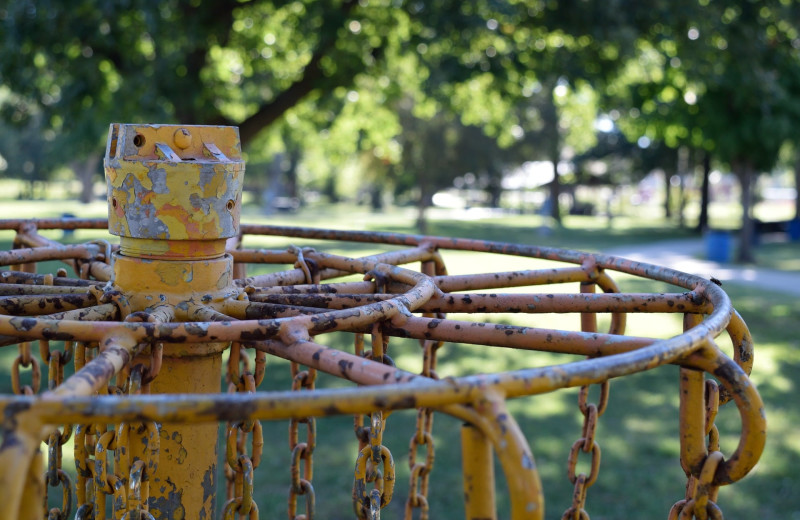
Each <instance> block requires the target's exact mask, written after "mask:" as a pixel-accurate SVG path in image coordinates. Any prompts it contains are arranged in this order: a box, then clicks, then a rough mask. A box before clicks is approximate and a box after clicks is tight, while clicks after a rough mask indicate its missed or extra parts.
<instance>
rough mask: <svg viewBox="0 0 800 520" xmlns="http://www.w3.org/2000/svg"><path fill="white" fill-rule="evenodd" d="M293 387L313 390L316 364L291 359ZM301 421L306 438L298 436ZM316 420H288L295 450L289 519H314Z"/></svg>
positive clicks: (311, 418)
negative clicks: (301, 507) (300, 508)
mask: <svg viewBox="0 0 800 520" xmlns="http://www.w3.org/2000/svg"><path fill="white" fill-rule="evenodd" d="M291 374H292V390H293V391H295V392H298V391H302V390H312V391H313V390H314V385H315V381H316V378H317V371H316V370H315V369H313V368H307V369H304V370H300V365H299V364H298V363H295V362H292V363H291ZM300 424H305V425H306V438H305V441H303V442H300V440H299V427H300ZM316 431H317V421H316V419H315V418H314V417H304V418H302V419H291V420H290V421H289V449H290V450H292V462H291V467H290V474H291V479H292V483H291V486H290V487H289V519H290V520H312V519H313V518H314V507H315V503H316V498H315V494H314V486H313V485H312V484H311V480H312V478H313V474H314V460H313V455H314V449H315V448H316V444H317V433H316ZM300 497H305V513H304V514H300V515H298V514H297V500H298V499H299V498H300Z"/></svg>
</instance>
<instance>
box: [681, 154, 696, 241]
mask: <svg viewBox="0 0 800 520" xmlns="http://www.w3.org/2000/svg"><path fill="white" fill-rule="evenodd" d="M692 166H693V165H692V154H691V150H689V147H688V146H681V147H680V148H678V178H679V179H680V180H679V181H678V227H680V228H681V229H683V228H684V227H686V217H685V215H684V211H685V210H686V180H687V176H688V174H689V172H690V171H691V170H692Z"/></svg>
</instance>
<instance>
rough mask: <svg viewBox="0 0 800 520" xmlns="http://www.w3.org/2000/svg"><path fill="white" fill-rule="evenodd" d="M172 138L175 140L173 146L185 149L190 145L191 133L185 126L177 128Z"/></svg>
mask: <svg viewBox="0 0 800 520" xmlns="http://www.w3.org/2000/svg"><path fill="white" fill-rule="evenodd" d="M173 139H174V141H175V146H177V147H178V148H180V149H181V150H185V149H187V148H189V147H190V146H191V145H192V134H191V133H189V131H188V130H187V129H185V128H178V129H177V130H175V135H174V136H173Z"/></svg>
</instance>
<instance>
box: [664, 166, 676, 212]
mask: <svg viewBox="0 0 800 520" xmlns="http://www.w3.org/2000/svg"><path fill="white" fill-rule="evenodd" d="M671 170H672V168H664V218H666V219H667V220H670V219H671V218H672V196H671V192H672V184H671V182H670V181H671V180H672V175H673V173H674V172H673V171H671Z"/></svg>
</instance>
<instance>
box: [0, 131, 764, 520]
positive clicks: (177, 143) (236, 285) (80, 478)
mask: <svg viewBox="0 0 800 520" xmlns="http://www.w3.org/2000/svg"><path fill="white" fill-rule="evenodd" d="M105 170H106V177H107V182H108V202H109V219H108V221H105V220H90V219H81V218H71V219H38V220H5V221H2V222H1V223H0V229H2V230H7V232H8V236H9V238H12V237H13V248H12V249H11V250H8V251H5V252H0V260H1V261H0V264H1V265H2V266H3V268H4V269H5V270H4V271H2V272H0V280H2V283H0V346H3V347H4V348H6V349H12V348H16V349H18V355H17V356H16V358H15V359H14V360H13V363H12V364H11V366H10V367H8V368H7V370H9V371H10V378H11V388H12V390H13V394H14V395H4V396H0V409H2V412H3V423H2V436H3V437H2V444H0V496H2V500H0V518H4V519H5V518H8V519H11V518H19V519H33V518H42V516H43V515H44V516H47V517H48V518H73V517H74V518H84V519H86V518H94V519H96V520H99V519H102V518H113V519H117V520H120V519H125V520H133V519H136V520H138V519H145V518H156V519H166V518H187V519H195V518H212V517H215V516H217V517H218V516H221V517H223V518H226V519H232V518H240V517H246V518H258V516H259V512H258V504H259V503H262V504H263V503H264V501H273V502H274V501H288V506H287V508H286V509H287V514H288V517H289V518H290V519H298V518H306V519H310V518H312V517H313V516H314V515H315V514H317V516H319V517H321V518H328V517H330V516H331V514H332V512H330V511H327V510H326V509H325V498H324V497H323V496H320V497H317V496H316V494H315V490H314V480H313V455H314V449H315V446H316V438H317V436H318V435H319V436H323V435H324V433H325V432H324V430H323V428H321V427H318V426H317V424H318V422H319V424H323V423H324V421H325V418H326V417H329V416H338V415H351V416H354V417H355V419H354V421H355V422H354V424H355V426H354V430H355V436H356V438H357V442H358V448H357V449H354V450H353V453H352V454H351V455H352V456H351V457H350V461H351V462H350V463H349V464H348V466H347V467H343V468H337V471H340V472H341V475H342V477H343V478H346V479H349V480H351V481H352V482H353V486H352V502H353V513H352V514H351V516H352V517H355V518H370V519H377V518H379V517H380V514H381V509H382V508H384V507H386V506H387V505H388V504H390V503H391V502H392V500H394V501H398V500H400V501H405V508H404V511H405V518H414V517H419V518H427V517H428V504H429V502H430V503H433V502H434V501H436V496H429V493H428V489H429V479H430V478H431V475H435V471H436V468H435V464H434V462H435V457H434V449H435V446H434V437H435V435H434V430H433V417H434V414H445V415H449V416H452V417H455V418H457V419H459V420H460V421H462V422H463V424H464V426H463V427H462V431H461V445H462V453H463V457H462V459H463V462H462V468H461V472H462V474H463V485H464V488H463V494H464V510H465V514H466V518H468V519H489V518H496V517H497V512H496V502H495V482H494V457H496V458H497V460H498V462H499V466H498V467H499V468H500V469H501V471H502V472H503V474H504V477H505V483H506V486H505V487H506V490H505V491H504V492H505V493H507V496H508V501H509V503H510V516H511V518H513V519H515V520H516V519H523V518H525V519H527V518H532V519H540V518H544V498H543V495H544V494H543V490H542V487H541V482H540V478H539V474H538V472H537V467H536V464H535V462H534V460H535V459H534V453H533V452H532V451H531V449H530V447H529V444H528V441H527V438H526V436H525V435H524V434H523V432H522V430H521V429H520V428H519V426H518V424H517V422H516V421H515V419H514V417H513V416H512V415H511V414H510V413H509V411H508V408H507V402H508V401H509V400H512V399H516V398H519V397H523V396H531V395H541V394H545V393H549V392H555V391H557V390H560V389H565V388H580V393H579V398H578V410H579V412H578V411H576V414H578V413H580V414H581V415H582V417H583V419H582V420H583V427H582V428H581V429H580V430H579V431H576V432H575V437H574V438H575V439H576V440H575V442H574V444H572V447H571V449H570V450H569V453H565V459H566V466H567V477H568V478H569V480H570V482H571V484H572V485H574V493H573V500H572V503H571V504H566V506H567V508H566V511H565V512H564V513H563V518H575V519H586V518H589V515H588V513H587V512H586V507H585V505H586V496H587V489H588V488H590V487H591V486H592V484H593V483H594V482H595V481H596V479H597V478H598V472H599V469H600V453H601V452H600V444H599V442H598V440H597V438H596V437H595V432H596V427H597V424H598V422H601V421H602V419H601V418H600V417H601V416H602V415H603V412H604V410H605V408H606V405H607V403H608V402H609V399H610V397H609V381H610V380H611V379H612V378H617V377H623V376H627V375H631V374H635V373H640V372H646V371H650V370H653V369H656V368H658V367H660V366H662V365H666V364H673V365H678V366H679V367H680V368H679V370H680V380H679V382H678V384H677V385H676V386H677V388H676V389H675V391H676V392H678V394H679V396H680V408H679V411H678V415H679V417H678V421H679V423H680V427H679V437H680V438H679V445H680V464H681V467H682V468H683V470H684V472H685V474H686V476H687V487H686V495H685V498H684V499H682V500H680V501H679V502H677V503H676V504H675V505H674V506H673V508H672V510H671V511H669V512H667V511H665V515H666V514H668V516H669V518H703V519H705V518H721V516H722V514H721V512H720V509H719V508H718V506H717V505H716V497H717V491H718V489H719V487H720V486H724V485H728V484H732V483H734V482H736V481H738V480H739V479H741V478H742V477H744V476H745V475H746V474H747V473H748V472H749V471H750V470H751V469H752V468H753V466H754V465H755V463H756V462H757V461H758V458H759V456H760V454H761V452H762V449H763V446H764V441H765V418H764V411H763V407H762V402H761V399H760V397H759V395H758V393H757V391H756V389H755V387H754V386H753V384H752V382H751V381H750V380H749V379H748V374H749V373H750V369H751V366H752V362H753V344H752V341H751V338H750V335H749V333H748V330H747V327H746V326H745V324H744V322H743V321H742V319H741V317H740V316H739V315H738V314H737V313H736V311H735V310H734V309H733V308H732V306H731V303H730V301H729V299H728V297H727V296H726V294H725V292H724V291H723V290H722V289H721V288H720V287H718V286H717V285H716V284H715V283H712V282H710V281H708V280H705V279H702V278H699V277H697V276H692V275H689V274H685V273H680V272H676V271H673V270H671V269H667V268H664V267H657V266H653V265H648V264H644V263H638V262H633V261H629V260H625V259H622V258H615V257H610V256H604V255H599V254H589V253H581V252H576V251H569V250H560V249H552V248H546V247H535V246H528V245H517V244H507V243H501V242H487V241H479V240H466V239H459V238H442V237H428V236H416V235H402V234H393V233H373V232H360V231H337V230H323V229H308V228H289V227H278V226H271V225H247V224H243V225H240V223H239V214H240V207H241V190H242V182H243V176H244V163H243V161H242V158H241V147H240V143H239V138H238V131H237V130H236V129H235V128H231V127H204V126H169V125H121V124H113V125H111V129H110V131H109V140H108V145H107V149H106V157H105ZM105 228H107V229H108V231H109V232H110V233H111V234H112V235H115V236H116V237H118V239H119V240H118V245H117V244H112V242H117V240H116V239H114V240H113V241H110V240H92V241H89V242H84V243H75V244H62V243H59V242H56V241H54V240H53V239H52V238H48V237H51V236H52V233H49V232H48V231H47V230H63V231H65V232H67V231H72V230H87V229H91V230H102V229H105ZM76 236H77V235H76ZM265 237H283V238H284V239H285V240H288V241H290V243H291V241H303V240H306V239H310V240H314V244H315V247H314V248H311V247H307V246H306V247H301V246H292V245H289V246H288V247H286V246H284V247H282V248H280V249H255V248H250V247H248V246H247V244H248V243H250V242H251V240H253V239H264V238H265ZM343 242H347V243H368V244H370V245H373V246H375V247H377V248H380V249H381V250H382V251H381V252H379V253H376V254H369V255H367V256H360V257H348V256H345V255H343V254H334V253H331V252H325V250H324V249H326V248H328V249H337V248H339V247H340V245H341V243H343ZM464 252H469V254H470V255H472V256H470V257H469V258H470V265H472V266H473V268H474V270H475V272H474V273H471V274H459V275H451V274H448V271H447V263H446V260H447V258H448V255H453V254H457V255H463V254H465V253H464ZM497 255H506V256H508V255H510V256H515V257H519V259H520V261H523V262H527V261H530V262H531V267H530V268H523V269H520V270H515V271H508V272H495V271H494V270H493V269H492V266H493V263H494V262H495V259H496V258H498V256H497ZM537 259H541V260H547V261H551V264H549V265H550V266H548V267H546V268H542V267H541V265H542V263H541V261H540V260H537ZM53 260H57V261H60V262H62V263H63V267H61V268H58V269H57V271H56V270H55V268H52V269H51V270H52V271H54V272H50V273H47V272H37V265H39V271H42V270H43V269H45V268H46V269H50V267H49V266H47V267H43V266H41V263H42V262H50V261H53ZM254 270H255V271H254ZM253 273H255V274H253ZM614 273H624V274H626V275H632V276H634V277H639V278H641V279H647V280H656V281H660V282H665V283H667V284H670V285H672V286H675V287H677V288H679V291H680V292H674V293H636V294H632V293H621V292H620V291H619V288H618V286H617V284H616V283H615V281H614V280H613V279H612V277H611V275H612V274H614ZM248 274H250V275H251V276H248ZM500 313H503V314H504V315H508V313H515V314H517V315H518V321H519V322H520V323H523V322H524V323H528V322H529V321H530V320H532V319H533V318H535V317H536V316H539V315H553V314H571V315H575V320H574V321H575V324H576V327H575V328H576V329H577V330H556V329H548V328H543V327H540V326H533V325H530V326H527V325H509V324H507V323H505V322H502V321H501V320H499V319H495V318H494V317H495V316H499V315H500ZM670 313H671V314H674V313H677V314H679V315H682V316H683V323H684V330H683V332H682V333H680V334H678V335H675V336H672V337H666V338H663V337H659V334H658V332H659V331H658V330H653V334H652V337H643V336H630V335H626V334H625V325H626V316H627V315H628V314H670ZM598 314H604V315H609V316H610V324H609V325H608V327H607V330H605V327H604V330H598V319H597V316H598ZM534 315H536V316H534ZM531 323H532V322H531ZM539 323H540V324H541V321H539ZM333 332H340V333H347V334H349V335H350V336H351V337H352V348H335V347H333V346H331V344H330V342H329V341H328V338H329V337H330V335H331V333H333ZM720 335H727V336H729V337H730V339H731V343H732V345H733V351H732V353H730V357H729V355H727V354H726V353H723V352H722V351H721V350H720V348H718V346H717V345H716V343H715V338H717V337H718V336H720ZM396 338H411V339H413V340H415V341H408V340H404V342H402V343H400V342H399V341H400V340H397V339H396ZM393 339H395V340H394V341H392V340H393ZM456 343H461V344H469V345H474V346H475V347H474V348H475V350H474V353H473V355H474V356H479V357H480V356H482V357H487V358H488V357H490V356H492V351H495V350H496V349H516V350H522V351H526V352H527V351H529V352H527V355H528V356H530V359H534V358H535V357H536V356H537V353H550V354H552V353H557V354H565V355H571V356H569V357H568V359H569V360H568V361H565V362H563V363H559V364H556V365H553V366H545V367H538V366H536V365H535V364H534V363H532V364H531V366H530V367H527V366H520V367H519V368H516V369H515V370H512V371H505V372H500V373H480V374H466V375H460V376H457V377H442V378H439V377H438V375H437V371H436V369H437V354H438V353H440V352H442V351H446V350H447V349H448V346H449V345H452V344H456ZM395 345H398V346H399V347H400V348H403V349H405V350H406V352H394V350H395V349H397V347H395ZM408 345H413V348H411V350H410V351H409V347H408ZM37 354H38V355H37ZM398 354H403V355H407V354H410V355H413V356H416V357H417V359H418V365H417V366H418V367H421V368H420V369H419V370H413V371H412V370H406V369H402V368H400V367H397V366H395V363H394V361H393V359H394V358H396V357H397V355H398ZM269 357H277V358H282V359H284V360H288V361H289V362H290V370H291V381H292V382H291V388H286V390H285V391H270V392H265V391H259V385H261V383H262V381H263V380H264V379H265V378H269V377H270V374H269V373H266V374H265V372H266V370H265V365H266V362H267V359H268V358H269ZM318 372H325V373H328V374H331V375H333V376H335V377H336V378H339V379H341V380H342V381H343V382H342V384H338V385H334V386H333V387H330V388H322V387H317V386H316V382H317V378H316V375H317V373H318ZM223 377H224V378H225V381H226V385H223V384H221V380H222V378H223ZM590 387H597V388H598V389H599V391H594V392H593V395H594V394H597V395H598V397H597V398H596V399H591V398H589V394H590V393H589V389H590ZM593 401H596V402H593ZM728 401H732V402H733V406H735V407H737V408H738V410H739V415H740V419H741V430H740V433H739V442H738V447H736V449H735V451H733V452H732V453H729V454H725V455H723V454H722V452H721V451H720V447H719V442H718V441H719V435H718V433H717V429H716V426H715V424H714V418H715V415H716V413H717V409H718V407H719V406H721V405H723V404H725V403H727V402H728ZM401 409H415V410H417V416H416V417H417V420H416V424H415V426H414V433H413V435H412V438H411V441H410V450H409V457H408V465H409V471H408V474H409V477H408V478H409V485H408V493H407V494H406V496H404V497H399V493H398V494H394V495H393V493H394V489H395V466H394V460H395V458H396V455H394V454H393V453H392V452H391V451H390V450H389V448H388V447H387V445H386V443H384V438H385V432H386V431H387V422H386V417H387V416H388V414H389V413H391V412H393V411H395V410H401ZM277 420H283V421H287V422H288V424H289V444H290V446H289V449H290V451H291V458H290V460H291V463H290V468H287V471H286V480H285V484H286V486H285V487H286V489H288V493H283V494H281V495H279V496H274V494H270V493H273V491H269V492H268V491H265V490H261V489H259V486H258V485H257V484H254V475H256V474H257V473H258V469H257V468H258V466H259V462H260V461H261V460H262V459H263V457H269V456H270V451H269V450H272V449H273V447H272V446H271V443H270V442H268V443H267V444H266V447H267V448H269V450H268V451H267V452H266V453H262V452H263V451H264V447H265V440H264V436H263V435H262V423H261V421H277ZM221 423H224V424H225V428H224V431H223V435H222V438H221V440H219V439H218V437H219V436H218V430H219V425H220V424H221ZM267 440H268V441H270V439H267ZM218 444H220V450H219V451H221V452H222V453H220V457H219V459H220V461H221V462H220V465H221V466H223V467H224V477H223V476H222V473H223V468H219V471H218V468H217V464H218V448H217V447H218ZM281 449H285V448H281ZM67 450H71V451H72V457H69V456H67V457H66V459H65V457H64V454H65V452H66V451H67ZM71 458H74V470H73V469H72V468H70V467H69V466H71V463H69V464H68V463H67V460H69V459H71ZM579 459H580V460H582V461H583V462H582V463H581V464H580V467H583V466H586V468H587V469H586V470H585V471H581V470H579V469H578V467H579V464H578V461H579ZM217 473H219V474H220V475H219V476H218V475H217ZM218 480H219V481H224V482H225V483H226V484H227V486H223V485H222V482H220V484H219V485H218V482H217V481H218ZM218 488H219V491H218ZM223 489H225V491H223ZM224 493H226V495H224ZM217 495H219V497H218V498H215V497H217ZM287 495H288V496H287ZM223 497H225V498H223ZM318 498H319V499H318ZM215 500H217V504H216V505H215ZM43 504H44V505H43ZM262 507H263V506H262ZM317 510H318V512H317V513H315V511H317ZM400 510H403V508H400ZM336 513H337V514H339V515H341V514H342V513H341V511H337V512H336ZM384 516H389V515H386V514H385V515H384Z"/></svg>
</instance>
